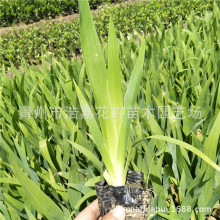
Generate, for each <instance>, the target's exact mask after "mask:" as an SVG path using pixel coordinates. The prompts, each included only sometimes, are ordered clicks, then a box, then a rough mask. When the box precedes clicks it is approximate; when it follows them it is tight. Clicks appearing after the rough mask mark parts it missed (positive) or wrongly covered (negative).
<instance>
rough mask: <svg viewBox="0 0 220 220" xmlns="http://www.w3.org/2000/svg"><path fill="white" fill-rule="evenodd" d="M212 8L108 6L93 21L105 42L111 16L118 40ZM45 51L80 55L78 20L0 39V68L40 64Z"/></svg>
mask: <svg viewBox="0 0 220 220" xmlns="http://www.w3.org/2000/svg"><path fill="white" fill-rule="evenodd" d="M217 3H218V4H219V3H220V2H219V1H218V2H217ZM219 5H220V4H219ZM212 8H213V0H206V1H200V0H193V1H190V0H181V1H177V0H173V1H167V0H160V1H157V0H152V1H150V2H148V3H146V2H142V3H134V4H131V5H128V6H124V5H121V6H120V7H113V8H111V7H109V6H107V7H105V8H103V9H102V11H101V12H100V13H98V14H94V20H95V24H96V28H97V31H98V34H99V35H100V36H101V37H103V38H106V36H107V30H108V22H109V16H110V14H112V16H113V20H114V23H115V26H116V32H117V35H118V36H119V32H121V33H123V34H125V35H126V34H128V33H129V32H132V31H133V30H136V31H138V32H141V31H143V32H145V33H146V32H149V31H151V30H152V29H154V30H155V25H156V24H157V17H159V18H160V20H161V21H162V22H163V24H165V26H166V28H167V27H168V24H169V23H171V22H172V23H176V22H177V21H178V18H182V19H185V18H186V17H187V16H188V15H189V14H190V13H192V14H193V15H204V14H205V12H206V10H208V11H211V10H212ZM46 51H47V52H48V51H49V52H51V54H53V55H54V56H56V57H58V56H60V55H61V54H64V55H65V56H66V57H71V56H72V55H73V54H79V53H80V52H81V46H80V41H79V22H78V19H76V20H75V21H74V22H65V23H63V24H58V23H50V24H45V25H43V27H30V28H28V29H26V30H20V33H19V34H17V33H16V32H12V33H7V34H4V35H2V36H1V37H0V65H2V64H4V65H5V66H10V63H11V62H12V63H13V64H14V65H15V66H20V65H21V63H22V62H23V61H26V62H27V63H29V64H38V63H40V59H41V58H40V57H41V55H42V54H44V53H45V52H46Z"/></svg>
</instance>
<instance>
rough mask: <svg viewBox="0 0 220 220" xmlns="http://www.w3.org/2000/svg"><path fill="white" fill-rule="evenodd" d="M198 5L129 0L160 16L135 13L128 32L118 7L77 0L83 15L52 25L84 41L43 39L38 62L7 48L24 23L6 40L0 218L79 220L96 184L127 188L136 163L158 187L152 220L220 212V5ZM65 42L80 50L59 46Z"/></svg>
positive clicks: (1, 77) (1, 71)
mask: <svg viewBox="0 0 220 220" xmlns="http://www.w3.org/2000/svg"><path fill="white" fill-rule="evenodd" d="M22 1H23V2H27V1H26V0H19V1H18V0H17V1H15V2H22ZM4 2H7V1H6V0H4ZM8 2H10V1H8ZM36 2H37V1H36ZM38 2H40V0H38ZM42 2H43V0H42ZM51 2H54V1H51ZM64 2H65V1H64ZM89 2H90V4H91V2H92V1H89ZM100 2H101V1H100ZM108 2H109V3H110V2H111V1H108ZM119 2H121V1H119ZM196 3H198V1H196V0H193V1H188V0H182V1H177V0H175V1H173V0H167V1H164V0H160V1H153V0H152V2H151V3H150V2H148V1H141V2H135V3H133V4H134V5H135V6H134V5H133V4H131V5H129V6H121V7H120V6H119V8H118V9H117V10H118V12H120V13H121V15H123V10H127V12H128V10H129V8H130V10H131V11H132V12H135V8H132V7H136V9H137V8H138V7H139V9H140V10H141V7H142V8H143V7H144V8H145V9H143V14H144V13H145V12H144V10H146V12H147V11H150V10H151V9H152V10H151V13H152V15H154V17H153V16H152V17H149V19H148V20H147V18H145V17H144V16H143V15H142V17H141V12H140V10H137V11H136V12H135V13H136V17H135V14H132V12H130V13H131V14H130V19H131V20H132V16H134V18H136V21H137V22H136V23H135V22H131V23H129V18H126V19H128V21H127V26H121V29H120V24H122V23H119V22H118V23H117V21H118V20H117V19H119V17H120V16H119V15H120V13H117V10H112V9H111V7H115V6H111V5H109V4H108V6H106V8H105V7H104V9H103V10H104V11H106V14H108V13H109V14H108V16H106V17H105V16H104V14H101V15H102V16H100V20H98V15H97V14H94V15H93V17H94V20H95V22H93V18H92V15H91V14H90V10H89V7H88V2H87V1H85V0H83V1H81V0H79V10H76V11H79V15H80V16H79V19H78V18H76V21H74V22H75V23H74V22H72V23H71V22H69V23H65V24H62V23H60V24H54V27H55V26H56V28H55V30H57V31H58V30H59V28H60V30H62V31H64V32H62V33H64V34H65V30H67V29H66V27H67V25H69V26H68V27H69V29H68V30H69V31H71V27H72V26H71V25H76V28H75V29H74V33H75V36H76V37H75V38H72V39H71V37H70V38H69V39H68V42H69V43H68V42H65V43H62V46H61V47H55V49H53V52H51V51H50V49H48V48H47V46H45V50H43V51H41V52H42V54H40V55H39V54H38V55H39V56H38V61H37V62H36V63H34V62H33V63H34V64H39V65H38V66H35V65H33V63H30V62H29V61H27V60H28V59H24V58H21V60H22V62H20V61H19V62H18V63H16V56H17V55H18V53H17V55H16V53H15V49H14V48H11V54H12V56H13V57H14V58H13V59H12V60H10V59H6V58H5V57H6V54H7V56H8V55H10V51H9V49H6V52H5V49H2V51H1V48H10V40H8V43H7V40H6V39H16V38H15V36H16V37H17V39H18V41H19V40H22V37H23V36H24V33H27V32H26V30H23V32H22V31H21V33H20V34H21V35H19V33H14V34H12V33H7V34H4V35H3V36H0V43H3V42H4V46H3V45H0V52H1V53H0V62H1V66H0V146H1V147H0V220H11V219H12V220H25V219H30V220H36V219H37V220H43V219H48V220H70V219H74V218H75V217H76V215H77V214H78V213H79V212H80V211H82V210H83V209H84V208H85V207H86V206H88V205H89V204H90V203H91V202H92V201H94V200H95V199H96V197H97V196H96V190H95V184H96V183H97V182H99V181H104V180H106V181H107V183H108V184H109V185H113V186H122V185H125V182H126V174H127V171H128V170H133V171H140V172H143V173H144V182H145V183H146V185H148V184H150V185H151V186H152V188H153V196H152V199H151V204H150V209H149V213H150V214H149V218H148V219H154V220H162V219H170V220H174V219H177V220H188V219H190V220H205V219H208V220H213V219H219V217H220V205H219V201H220V140H219V136H220V8H219V5H220V4H219V1H209V0H207V1H199V4H196ZM1 4H3V3H2V2H1V3H0V7H1ZM7 4H9V3H7ZM51 4H52V3H51ZM148 4H149V5H150V6H149V5H148ZM178 4H179V8H178ZM140 5H141V6H140ZM174 5H175V11H173V10H170V11H169V7H170V8H172V7H173V9H174ZM77 6H78V4H77ZM184 6H185V7H184ZM153 8H154V9H155V10H153ZM184 8H185V9H187V10H188V13H187V14H185V13H184V12H183V11H182V10H183V9H184ZM62 10H63V9H60V11H61V12H62ZM111 10H112V11H114V12H112V13H110V12H107V11H111ZM161 11H166V12H168V11H169V12H170V13H167V14H166V15H165V14H161V13H160V12H161ZM61 12H59V13H61ZM127 12H126V13H127ZM1 13H2V12H1ZM101 13H102V12H101ZM126 13H125V12H124V14H126ZM172 13H173V14H172ZM61 14H62V13H61ZM110 14H111V15H110ZM131 15H132V16H131ZM183 15H184V16H183ZM1 16H3V15H1ZM117 16H118V17H117ZM9 17H10V16H9ZM45 17H47V16H45ZM124 17H125V16H124ZM140 17H141V19H139V20H138V18H140ZM120 18H121V17H120ZM145 19H146V20H145ZM104 21H105V22H104ZM125 22H126V21H125ZM94 24H95V25H94ZM47 25H49V24H47ZM51 25H52V23H51ZM65 25H66V26H65ZM104 26H105V27H107V29H104V28H102V27H104ZM51 27H53V26H51ZM31 28H32V29H31V30H33V31H32V32H34V31H35V33H39V35H37V34H36V36H35V37H36V39H37V36H42V38H41V37H39V38H40V39H41V40H42V41H43V39H46V37H48V36H49V32H48V36H46V35H45V38H43V36H44V35H43V34H42V35H41V33H46V31H47V29H41V28H40V27H31ZM96 29H97V32H98V34H97V32H96ZM102 31H103V33H102ZM51 33H52V32H51ZM54 33H55V32H54ZM66 33H68V32H66ZM55 35H56V34H54V35H53V38H51V39H55ZM8 36H10V37H11V38H10V37H8ZM12 36H13V37H12ZM19 36H21V37H19ZM25 36H26V38H25V39H28V37H27V35H25ZM71 36H72V35H71ZM49 38H50V37H48V38H47V39H49ZM30 41H32V40H30ZM12 42H15V40H13V41H12ZM33 42H34V40H33ZM51 42H52V41H51ZM72 42H74V43H72ZM27 44H29V42H27ZM21 45H23V46H25V40H23V44H21ZM21 45H20V49H21V50H25V49H23V47H22V46H21ZM45 45H46V44H45ZM65 45H68V46H69V45H71V46H74V45H77V48H79V51H80V52H78V53H77V55H78V56H79V57H77V58H76V55H73V53H74V49H72V50H71V52H69V53H70V54H71V56H70V54H69V55H68V56H66V54H65V52H66V51H65V50H64V51H63V52H60V51H59V49H60V48H64V49H65V48H67V47H66V46H65ZM35 47H36V45H34V43H33V44H32V49H31V50H30V54H31V53H32V51H37V50H38V48H37V47H36V48H35ZM57 51H58V52H57ZM37 53H38V52H37ZM24 54H25V53H24ZM70 57H71V59H70ZM17 59H18V60H19V59H20V57H17ZM30 64H32V65H30ZM18 66H19V68H18Z"/></svg>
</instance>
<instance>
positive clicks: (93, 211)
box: [75, 199, 100, 220]
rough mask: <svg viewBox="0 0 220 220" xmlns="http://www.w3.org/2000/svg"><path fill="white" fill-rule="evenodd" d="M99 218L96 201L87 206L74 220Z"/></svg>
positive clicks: (95, 219) (94, 219)
mask: <svg viewBox="0 0 220 220" xmlns="http://www.w3.org/2000/svg"><path fill="white" fill-rule="evenodd" d="M99 216H100V212H99V206H98V200H97V199H96V200H95V201H94V202H92V203H91V204H90V205H89V206H87V207H86V208H85V209H84V210H83V211H82V212H80V213H79V215H77V216H76V218H75V220H85V219H86V220H97V219H98V218H99Z"/></svg>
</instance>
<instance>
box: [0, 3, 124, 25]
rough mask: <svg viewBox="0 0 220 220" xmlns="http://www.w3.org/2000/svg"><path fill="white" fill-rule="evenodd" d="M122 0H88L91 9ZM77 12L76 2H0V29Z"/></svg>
mask: <svg viewBox="0 0 220 220" xmlns="http://www.w3.org/2000/svg"><path fill="white" fill-rule="evenodd" d="M122 1H124V0H89V3H90V7H91V9H95V8H97V6H98V5H100V4H102V3H104V2H108V3H113V2H122ZM74 12H78V1H76V0H1V1H0V27H5V26H9V25H12V24H16V23H20V22H23V23H26V24H30V23H33V22H36V21H39V20H40V19H49V18H55V17H56V16H58V15H69V14H73V13H74Z"/></svg>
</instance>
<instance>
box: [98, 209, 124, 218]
mask: <svg viewBox="0 0 220 220" xmlns="http://www.w3.org/2000/svg"><path fill="white" fill-rule="evenodd" d="M102 220H125V209H124V208H123V207H122V206H116V207H115V208H114V209H112V211H110V212H109V213H108V214H106V215H105V216H104V217H103V218H102Z"/></svg>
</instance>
